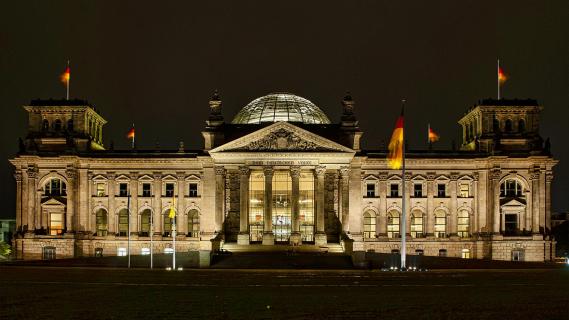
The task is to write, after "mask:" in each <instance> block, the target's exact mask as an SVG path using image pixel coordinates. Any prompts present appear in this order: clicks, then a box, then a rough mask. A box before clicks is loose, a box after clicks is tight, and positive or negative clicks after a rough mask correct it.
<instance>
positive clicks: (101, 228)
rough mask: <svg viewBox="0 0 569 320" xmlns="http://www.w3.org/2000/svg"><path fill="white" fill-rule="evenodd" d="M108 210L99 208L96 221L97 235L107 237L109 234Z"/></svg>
mask: <svg viewBox="0 0 569 320" xmlns="http://www.w3.org/2000/svg"><path fill="white" fill-rule="evenodd" d="M107 216H108V215H107V210H105V209H99V210H97V213H96V214H95V222H96V224H97V236H99V237H105V236H106V235H107V221H108V219H107Z"/></svg>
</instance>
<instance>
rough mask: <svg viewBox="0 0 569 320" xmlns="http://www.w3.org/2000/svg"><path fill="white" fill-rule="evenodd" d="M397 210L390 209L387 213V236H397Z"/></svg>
mask: <svg viewBox="0 0 569 320" xmlns="http://www.w3.org/2000/svg"><path fill="white" fill-rule="evenodd" d="M399 220H400V218H399V212H397V211H396V210H391V211H389V213H388V214H387V237H388V238H399Z"/></svg>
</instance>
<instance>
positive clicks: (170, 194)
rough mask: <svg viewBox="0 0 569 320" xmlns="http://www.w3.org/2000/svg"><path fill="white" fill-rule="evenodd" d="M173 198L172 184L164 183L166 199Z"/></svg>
mask: <svg viewBox="0 0 569 320" xmlns="http://www.w3.org/2000/svg"><path fill="white" fill-rule="evenodd" d="M173 196H174V184H173V183H166V197H173Z"/></svg>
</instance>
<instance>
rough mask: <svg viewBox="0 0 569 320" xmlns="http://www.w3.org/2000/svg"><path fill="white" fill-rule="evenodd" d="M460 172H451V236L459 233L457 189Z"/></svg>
mask: <svg viewBox="0 0 569 320" xmlns="http://www.w3.org/2000/svg"><path fill="white" fill-rule="evenodd" d="M458 176H459V173H458V172H451V173H450V184H449V187H450V190H449V191H450V206H449V210H450V223H449V224H450V225H449V230H450V236H451V237H456V236H457V235H458V228H457V224H458V217H457V212H456V209H457V199H456V189H457V180H458Z"/></svg>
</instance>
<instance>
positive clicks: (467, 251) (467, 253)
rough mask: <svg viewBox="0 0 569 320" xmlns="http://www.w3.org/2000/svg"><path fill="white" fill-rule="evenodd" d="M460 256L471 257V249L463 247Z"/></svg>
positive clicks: (463, 257)
mask: <svg viewBox="0 0 569 320" xmlns="http://www.w3.org/2000/svg"><path fill="white" fill-rule="evenodd" d="M460 256H461V258H462V259H470V250H469V249H462V252H461V255H460Z"/></svg>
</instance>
